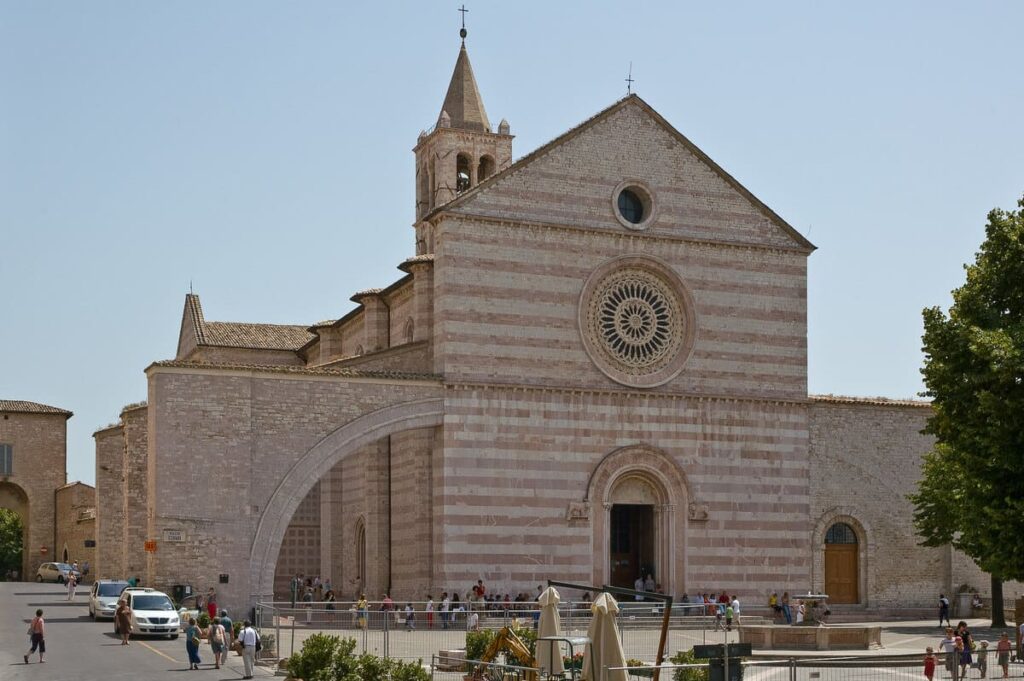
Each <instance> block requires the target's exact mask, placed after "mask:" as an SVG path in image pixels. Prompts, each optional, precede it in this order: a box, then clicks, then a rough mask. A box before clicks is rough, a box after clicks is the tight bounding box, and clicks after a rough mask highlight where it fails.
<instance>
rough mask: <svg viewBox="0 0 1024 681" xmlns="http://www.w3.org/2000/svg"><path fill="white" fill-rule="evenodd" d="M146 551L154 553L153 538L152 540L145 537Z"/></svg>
mask: <svg viewBox="0 0 1024 681" xmlns="http://www.w3.org/2000/svg"><path fill="white" fill-rule="evenodd" d="M146 552H147V553H156V541H155V540H153V539H147V540H146Z"/></svg>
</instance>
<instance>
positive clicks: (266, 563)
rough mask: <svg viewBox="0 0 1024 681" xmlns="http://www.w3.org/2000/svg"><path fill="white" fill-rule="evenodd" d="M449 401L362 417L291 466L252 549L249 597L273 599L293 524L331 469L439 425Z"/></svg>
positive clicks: (407, 405) (262, 519)
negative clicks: (385, 441) (392, 439)
mask: <svg viewBox="0 0 1024 681" xmlns="http://www.w3.org/2000/svg"><path fill="white" fill-rule="evenodd" d="M443 419H444V400H443V399H441V398H429V399H423V400H415V401H412V402H403V403H401V404H396V405H393V406H390V407H384V408H383V409H378V410H377V411H374V412H370V413H369V414H365V415H364V416H360V417H359V418H357V419H354V420H352V421H350V422H348V423H346V424H345V425H343V426H341V427H340V428H338V429H337V430H335V431H333V432H332V433H330V434H329V435H327V436H326V437H325V438H324V439H322V440H321V441H320V442H318V443H317V444H316V445H314V446H313V447H312V448H310V450H309V451H307V452H306V453H305V454H303V455H302V457H300V458H299V460H298V461H296V462H295V464H294V465H293V466H292V467H291V468H290V469H289V470H288V472H287V473H286V474H285V475H284V477H283V478H282V480H281V482H280V484H279V485H278V486H277V488H276V489H275V490H274V493H273V494H272V495H271V497H270V500H269V501H268V503H267V506H266V508H265V509H264V511H263V513H262V514H261V515H260V521H259V524H258V525H257V527H256V532H255V534H254V536H253V541H252V548H251V551H250V561H249V568H250V576H249V579H250V582H249V584H250V589H251V591H250V600H251V601H252V602H253V603H255V602H257V601H259V600H271V599H273V591H274V569H275V567H276V565H277V554H278V552H279V551H280V550H281V542H282V540H283V538H284V533H285V530H287V529H288V523H289V522H290V521H291V518H292V515H294V513H295V510H296V509H297V508H298V506H299V504H300V503H301V502H302V500H303V499H305V498H306V495H307V494H308V493H309V491H310V490H311V489H312V488H313V485H315V484H316V483H317V481H319V480H320V478H322V477H323V476H325V475H326V474H327V473H328V471H330V470H331V468H333V467H334V466H335V464H337V463H338V462H339V461H341V460H342V459H344V458H346V457H348V456H349V455H351V454H353V453H355V452H356V451H358V450H359V448H361V447H363V446H365V445H368V444H370V443H372V442H376V441H377V440H379V439H381V438H383V437H387V436H389V435H394V434H395V433H399V432H402V431H404V430H414V429H417V428H431V427H436V426H440V425H441V424H442V422H443Z"/></svg>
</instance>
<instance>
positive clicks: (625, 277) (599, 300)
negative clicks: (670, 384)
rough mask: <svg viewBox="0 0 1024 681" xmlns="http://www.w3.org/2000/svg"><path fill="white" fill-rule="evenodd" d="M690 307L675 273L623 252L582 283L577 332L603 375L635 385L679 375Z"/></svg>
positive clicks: (688, 342)
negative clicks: (579, 332)
mask: <svg viewBox="0 0 1024 681" xmlns="http://www.w3.org/2000/svg"><path fill="white" fill-rule="evenodd" d="M692 310H693V305H692V303H691V302H690V298H689V294H688V293H687V292H686V289H685V287H684V286H683V283H682V281H681V280H679V278H678V276H676V275H675V273H673V272H672V271H671V270H670V269H669V268H668V267H666V266H665V265H662V264H661V263H659V262H658V261H655V260H653V259H648V258H638V257H631V256H626V257H623V258H616V259H615V260H612V261H610V262H609V263H606V264H605V265H603V266H602V267H600V268H598V270H597V271H595V272H594V273H593V274H592V275H591V276H590V279H589V280H588V281H587V284H586V285H585V286H584V289H583V295H582V298H581V301H580V331H581V334H582V336H583V342H584V346H585V347H586V349H587V352H588V354H589V355H590V358H591V359H592V360H593V361H594V363H595V364H597V366H598V368H600V369H601V370H602V371H603V372H604V373H605V374H606V375H607V376H608V377H610V378H612V379H613V380H615V381H618V382H619V383H623V384H626V385H630V386H636V387H652V386H656V385H660V384H662V383H664V382H666V381H668V380H670V379H671V378H672V377H673V376H675V375H676V374H677V373H679V370H680V369H681V368H682V366H683V363H684V362H685V361H686V359H687V357H688V356H689V351H690V349H691V348H692V345H693V339H694V328H695V325H694V318H693V311H692Z"/></svg>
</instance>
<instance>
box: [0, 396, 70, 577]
mask: <svg viewBox="0 0 1024 681" xmlns="http://www.w3.org/2000/svg"><path fill="white" fill-rule="evenodd" d="M68 416H69V415H65V414H34V413H20V412H13V413H7V412H0V443H3V444H8V445H11V447H12V448H13V454H12V473H13V475H10V476H7V477H4V478H0V506H3V507H4V508H10V509H11V510H13V511H15V512H17V513H19V515H21V519H22V523H23V525H24V526H25V538H24V548H23V552H22V556H23V559H22V566H23V567H22V571H21V572H22V576H23V577H24V578H27V579H32V578H34V577H35V572H36V568H38V567H39V564H40V563H45V562H47V561H53V560H60V555H59V551H58V549H57V547H56V545H55V540H56V536H55V534H56V528H55V516H54V501H53V494H54V490H56V489H57V488H58V487H62V486H63V485H64V483H65V482H67V480H66V479H65V465H66V451H67V419H68Z"/></svg>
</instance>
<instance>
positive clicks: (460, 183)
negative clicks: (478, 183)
mask: <svg viewBox="0 0 1024 681" xmlns="http://www.w3.org/2000/svg"><path fill="white" fill-rule="evenodd" d="M470 182H471V178H470V165H469V156H466V155H465V154H459V155H458V158H457V160H456V163H455V191H457V192H464V191H466V190H467V189H469V186H470Z"/></svg>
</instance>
